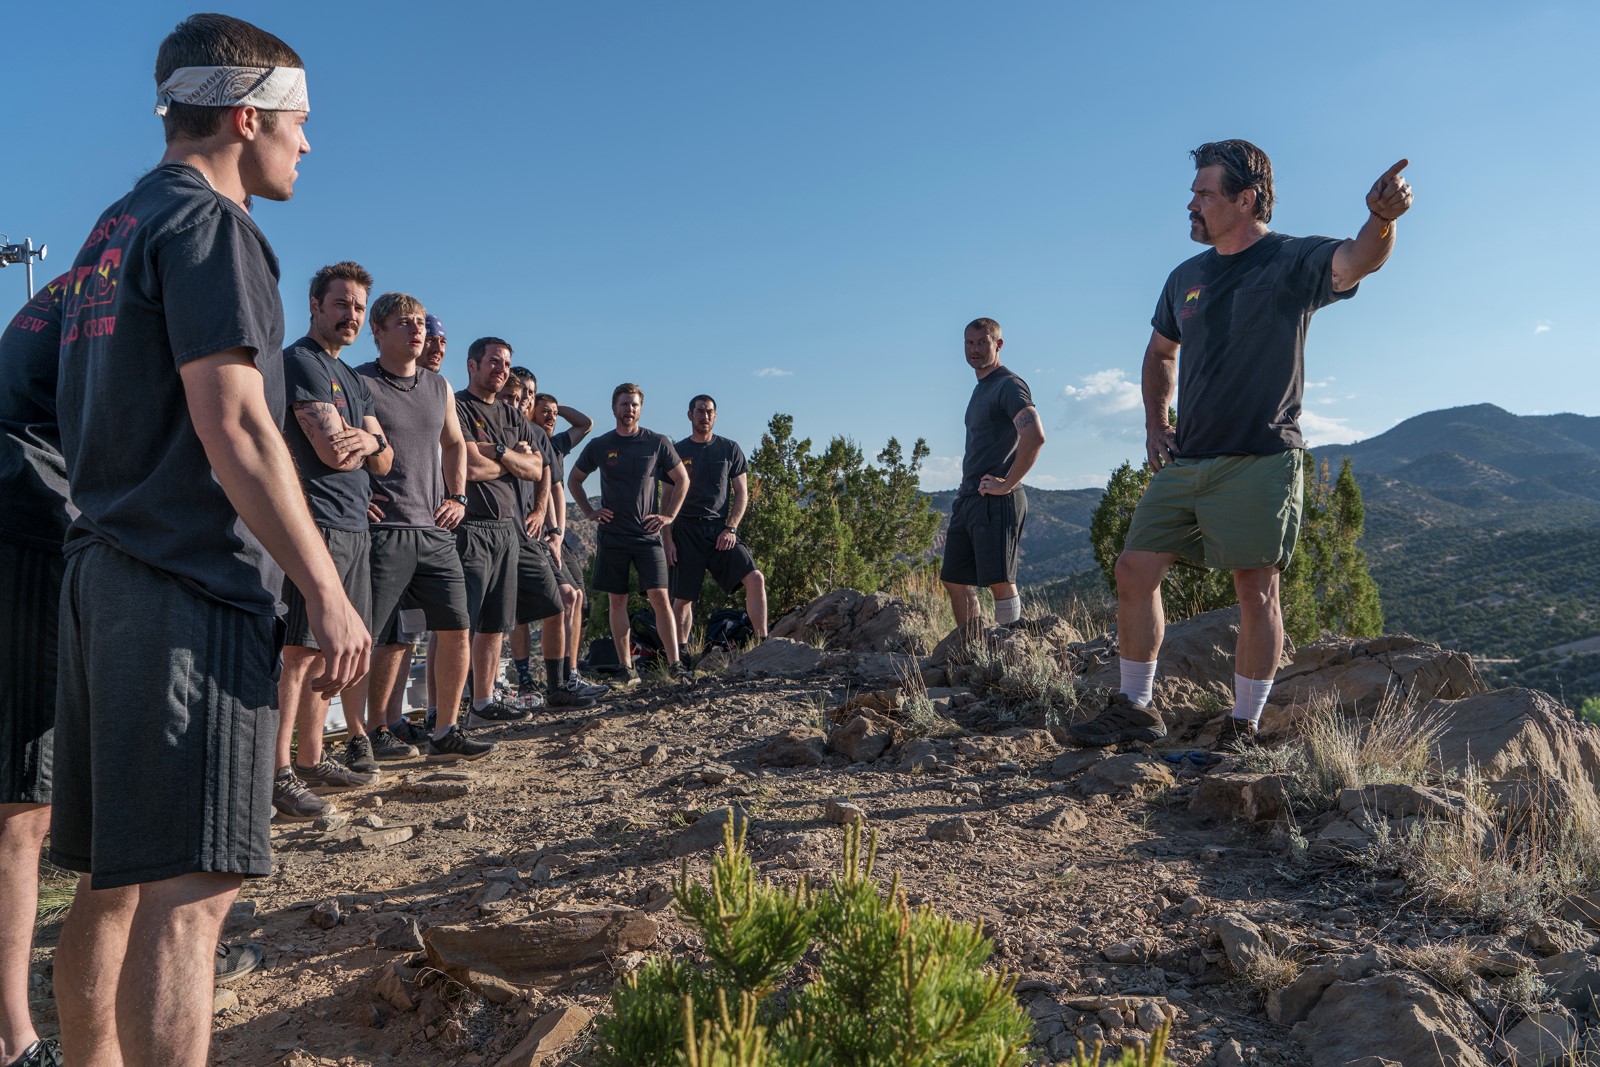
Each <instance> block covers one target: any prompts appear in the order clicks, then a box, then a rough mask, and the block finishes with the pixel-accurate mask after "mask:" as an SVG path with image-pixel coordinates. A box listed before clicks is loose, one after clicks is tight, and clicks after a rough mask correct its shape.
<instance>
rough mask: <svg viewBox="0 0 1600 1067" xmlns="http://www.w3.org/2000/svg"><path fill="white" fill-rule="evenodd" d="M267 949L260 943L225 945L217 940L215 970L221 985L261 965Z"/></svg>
mask: <svg viewBox="0 0 1600 1067" xmlns="http://www.w3.org/2000/svg"><path fill="white" fill-rule="evenodd" d="M265 955H266V951H265V950H264V949H262V947H261V946H260V945H247V944H238V945H225V944H223V943H222V942H221V941H218V942H217V959H216V967H215V970H214V972H213V973H214V974H215V979H216V983H217V985H219V986H225V985H231V984H233V983H234V982H237V981H238V980H239V979H241V978H243V977H244V976H245V975H247V974H249V973H250V972H251V971H253V970H255V969H256V968H257V967H259V966H261V958H262V957H263V956H265Z"/></svg>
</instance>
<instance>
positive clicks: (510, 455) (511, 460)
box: [489, 451, 544, 482]
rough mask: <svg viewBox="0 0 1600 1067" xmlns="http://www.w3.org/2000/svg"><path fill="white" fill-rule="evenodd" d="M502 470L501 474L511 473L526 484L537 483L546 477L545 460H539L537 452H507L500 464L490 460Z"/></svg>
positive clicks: (500, 458) (500, 459) (501, 458)
mask: <svg viewBox="0 0 1600 1067" xmlns="http://www.w3.org/2000/svg"><path fill="white" fill-rule="evenodd" d="M489 462H490V463H493V464H495V466H496V467H497V468H499V469H500V471H501V473H505V472H510V474H511V476H512V477H514V478H520V479H521V480H522V481H525V482H537V481H539V480H540V479H542V478H543V477H544V460H543V459H541V458H539V453H537V452H515V451H507V452H506V454H505V455H503V456H501V457H499V462H498V463H496V462H495V461H494V460H492V459H491V460H490V461H489Z"/></svg>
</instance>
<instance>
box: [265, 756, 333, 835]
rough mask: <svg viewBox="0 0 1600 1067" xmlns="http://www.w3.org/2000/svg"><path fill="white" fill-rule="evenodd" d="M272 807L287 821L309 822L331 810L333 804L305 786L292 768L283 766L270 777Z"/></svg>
mask: <svg viewBox="0 0 1600 1067" xmlns="http://www.w3.org/2000/svg"><path fill="white" fill-rule="evenodd" d="M272 807H273V809H274V810H275V811H277V813H278V817H279V818H281V819H285V820H287V821H289V822H310V821H311V820H312V819H318V818H321V817H322V816H324V815H326V814H328V812H330V811H332V810H333V805H332V804H329V803H328V802H327V801H326V800H323V799H322V798H321V797H319V796H317V795H316V794H315V793H313V792H312V791H311V790H309V789H307V788H306V784H305V783H304V782H302V781H301V780H300V779H299V777H298V776H296V774H295V773H294V771H293V770H291V769H289V768H287V767H286V768H284V769H283V770H281V771H279V772H278V773H277V774H276V775H274V776H273V779H272Z"/></svg>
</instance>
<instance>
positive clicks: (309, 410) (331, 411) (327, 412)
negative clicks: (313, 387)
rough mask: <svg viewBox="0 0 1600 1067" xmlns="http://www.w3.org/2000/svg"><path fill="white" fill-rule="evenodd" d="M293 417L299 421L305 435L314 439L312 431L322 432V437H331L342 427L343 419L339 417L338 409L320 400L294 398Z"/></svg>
mask: <svg viewBox="0 0 1600 1067" xmlns="http://www.w3.org/2000/svg"><path fill="white" fill-rule="evenodd" d="M294 417H295V419H296V420H297V421H298V422H299V423H300V428H301V429H302V430H304V431H305V432H306V436H307V437H308V438H311V439H312V440H316V438H315V437H314V436H313V433H312V431H316V432H318V433H320V434H322V436H323V437H332V436H333V435H334V434H336V433H338V432H339V431H340V430H342V429H344V420H343V419H341V418H340V417H339V412H338V409H336V408H335V407H334V406H333V405H332V404H326V403H323V402H322V401H320V400H296V401H295V403H294Z"/></svg>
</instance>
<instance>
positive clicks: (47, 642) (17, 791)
mask: <svg viewBox="0 0 1600 1067" xmlns="http://www.w3.org/2000/svg"><path fill="white" fill-rule="evenodd" d="M65 569H66V561H65V560H63V559H62V558H61V553H60V552H47V551H45V550H44V549H42V548H30V547H28V546H27V545H19V544H15V543H13V542H11V541H0V575H3V576H4V580H3V583H0V589H3V590H4V592H0V804H48V803H50V780H51V778H50V776H51V764H52V760H53V755H52V752H51V741H52V740H53V738H54V736H55V733H54V731H55V725H56V629H57V622H58V620H59V619H60V614H61V574H62V572H63V571H64V570H65Z"/></svg>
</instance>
